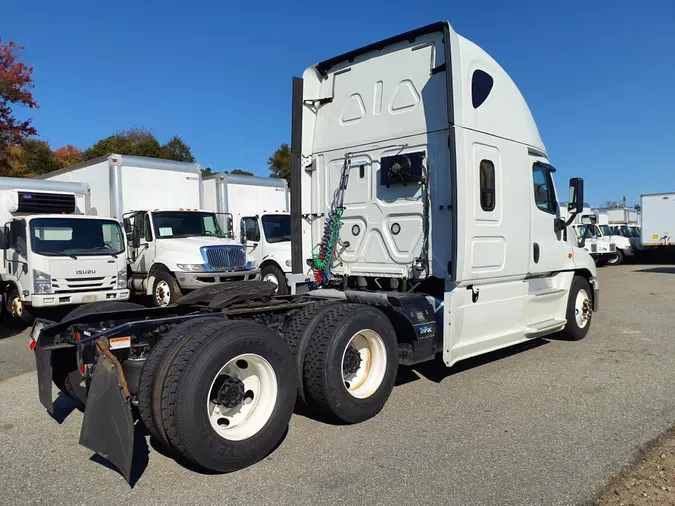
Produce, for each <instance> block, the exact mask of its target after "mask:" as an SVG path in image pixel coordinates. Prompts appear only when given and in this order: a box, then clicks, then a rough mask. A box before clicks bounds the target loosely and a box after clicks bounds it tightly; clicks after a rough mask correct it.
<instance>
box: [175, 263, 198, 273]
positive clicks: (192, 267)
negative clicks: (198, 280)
mask: <svg viewBox="0 0 675 506" xmlns="http://www.w3.org/2000/svg"><path fill="white" fill-rule="evenodd" d="M176 267H178V268H179V269H180V270H181V271H184V272H204V267H203V266H202V265H201V264H176Z"/></svg>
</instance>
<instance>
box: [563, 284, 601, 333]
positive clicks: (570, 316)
mask: <svg viewBox="0 0 675 506" xmlns="http://www.w3.org/2000/svg"><path fill="white" fill-rule="evenodd" d="M581 290H585V291H586V293H587V294H588V297H589V299H588V300H589V304H590V305H591V306H592V297H593V293H592V291H591V286H590V285H589V283H588V281H587V280H586V279H585V278H583V277H581V276H574V278H573V279H572V286H571V287H570V295H569V298H568V299H567V311H566V313H565V317H566V318H567V324H566V325H565V328H564V329H563V330H561V331H560V332H559V337H561V338H562V339H565V340H567V341H580V340H581V339H583V338H584V337H586V334H588V330H589V329H590V328H591V321H592V319H593V311H592V307H589V308H587V311H588V312H589V314H588V320H587V321H586V324H585V325H584V326H583V327H580V326H579V324H578V323H577V319H576V308H575V304H576V300H577V295H578V294H579V292H580V291H581Z"/></svg>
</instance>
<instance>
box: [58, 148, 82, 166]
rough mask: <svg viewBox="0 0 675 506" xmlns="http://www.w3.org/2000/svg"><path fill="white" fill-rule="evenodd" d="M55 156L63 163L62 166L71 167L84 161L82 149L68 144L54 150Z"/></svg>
mask: <svg viewBox="0 0 675 506" xmlns="http://www.w3.org/2000/svg"><path fill="white" fill-rule="evenodd" d="M54 156H55V157H56V159H57V160H58V162H59V163H60V164H61V167H70V166H71V165H76V164H78V163H80V162H81V161H82V150H81V149H78V148H76V147H75V146H73V145H71V144H68V145H66V146H63V147H62V148H59V149H57V150H56V151H54Z"/></svg>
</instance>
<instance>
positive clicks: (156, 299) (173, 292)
mask: <svg viewBox="0 0 675 506" xmlns="http://www.w3.org/2000/svg"><path fill="white" fill-rule="evenodd" d="M182 296H183V294H182V293H181V291H180V286H179V285H178V281H176V278H174V277H173V276H172V275H171V273H170V272H167V271H159V272H157V273H156V274H155V283H154V285H153V287H152V304H153V305H154V306H155V307H166V306H168V305H170V304H173V303H174V302H176V301H177V300H178V299H180V298H181V297H182Z"/></svg>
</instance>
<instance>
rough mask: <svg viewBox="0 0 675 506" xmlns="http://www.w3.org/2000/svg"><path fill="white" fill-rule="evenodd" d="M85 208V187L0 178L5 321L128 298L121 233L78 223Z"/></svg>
mask: <svg viewBox="0 0 675 506" xmlns="http://www.w3.org/2000/svg"><path fill="white" fill-rule="evenodd" d="M88 203H89V187H88V186H87V185H86V184H82V183H63V182H57V181H39V180H35V179H20V178H12V177H2V178H0V227H1V228H0V243H1V244H2V254H3V257H2V264H1V265H0V293H2V294H3V297H2V299H3V301H4V303H5V310H6V311H7V312H8V313H9V314H10V315H11V316H12V317H13V318H16V319H20V320H23V321H24V322H27V323H31V322H32V319H33V317H34V316H35V314H36V313H39V312H40V311H41V310H45V309H54V308H57V307H61V306H71V305H76V304H83V303H87V302H95V301H104V300H126V299H128V298H129V290H128V289H127V264H126V258H125V245H124V239H123V235H122V230H121V228H120V226H119V224H118V223H117V222H116V221H115V220H111V219H107V218H97V217H91V216H84V213H85V212H86V210H87V208H88Z"/></svg>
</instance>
